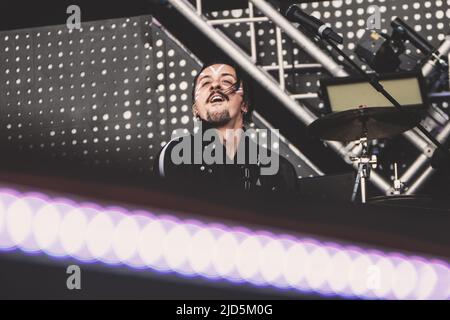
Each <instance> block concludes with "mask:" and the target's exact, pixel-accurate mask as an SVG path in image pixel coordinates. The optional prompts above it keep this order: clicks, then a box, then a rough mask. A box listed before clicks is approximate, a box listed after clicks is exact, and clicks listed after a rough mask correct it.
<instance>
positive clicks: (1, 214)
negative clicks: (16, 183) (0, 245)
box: [0, 198, 6, 237]
mask: <svg viewBox="0 0 450 320" xmlns="http://www.w3.org/2000/svg"><path fill="white" fill-rule="evenodd" d="M5 215H6V208H5V205H4V204H3V202H2V199H1V198H0V237H1V236H2V234H3V230H4V229H5Z"/></svg>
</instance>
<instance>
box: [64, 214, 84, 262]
mask: <svg viewBox="0 0 450 320" xmlns="http://www.w3.org/2000/svg"><path fill="white" fill-rule="evenodd" d="M87 227H88V219H87V217H86V215H85V214H84V212H83V211H82V210H80V209H73V210H71V211H69V212H68V213H67V214H66V215H65V216H64V218H63V221H62V222H61V227H60V229H59V239H60V241H61V244H62V246H63V248H64V250H65V251H66V253H67V254H69V255H72V256H75V255H77V254H79V253H80V251H81V250H82V249H83V247H84V246H85V238H86V232H87Z"/></svg>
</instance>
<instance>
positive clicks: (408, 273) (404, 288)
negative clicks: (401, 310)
mask: <svg viewBox="0 0 450 320" xmlns="http://www.w3.org/2000/svg"><path fill="white" fill-rule="evenodd" d="M416 284H417V272H416V268H415V267H414V265H413V264H411V263H410V262H407V261H401V262H400V263H399V264H398V265H397V268H396V270H395V277H394V283H393V291H394V294H395V296H396V297H397V298H398V299H406V298H407V297H408V296H409V295H410V294H411V293H412V291H413V290H414V288H415V287H416Z"/></svg>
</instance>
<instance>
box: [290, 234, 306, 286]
mask: <svg viewBox="0 0 450 320" xmlns="http://www.w3.org/2000/svg"><path fill="white" fill-rule="evenodd" d="M309 269H310V257H309V254H308V252H307V251H306V249H305V246H304V245H303V244H301V243H294V244H293V245H292V246H290V247H289V249H288V250H287V258H286V263H285V265H284V277H285V279H286V281H287V282H288V283H289V285H291V286H292V287H297V286H298V285H299V284H300V282H301V281H302V280H303V279H304V278H305V275H306V274H307V273H309Z"/></svg>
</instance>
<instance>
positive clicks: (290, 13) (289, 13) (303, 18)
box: [284, 4, 343, 44]
mask: <svg viewBox="0 0 450 320" xmlns="http://www.w3.org/2000/svg"><path fill="white" fill-rule="evenodd" d="M284 15H285V16H286V18H288V19H289V20H290V21H293V22H298V23H300V24H301V25H303V26H304V27H308V28H309V29H311V30H312V31H314V32H315V33H317V34H318V35H320V36H321V37H322V38H328V39H331V40H333V41H335V42H337V43H339V44H342V42H343V39H342V37H341V36H340V35H339V34H337V33H336V32H334V31H333V29H331V28H330V27H329V26H327V25H326V24H325V23H323V22H322V21H320V20H319V19H317V18H315V17H313V16H311V15H309V14H306V13H305V12H303V11H302V10H301V9H300V8H299V7H298V5H296V4H293V5H291V6H289V8H288V9H287V10H286V13H285V14H284Z"/></svg>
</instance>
